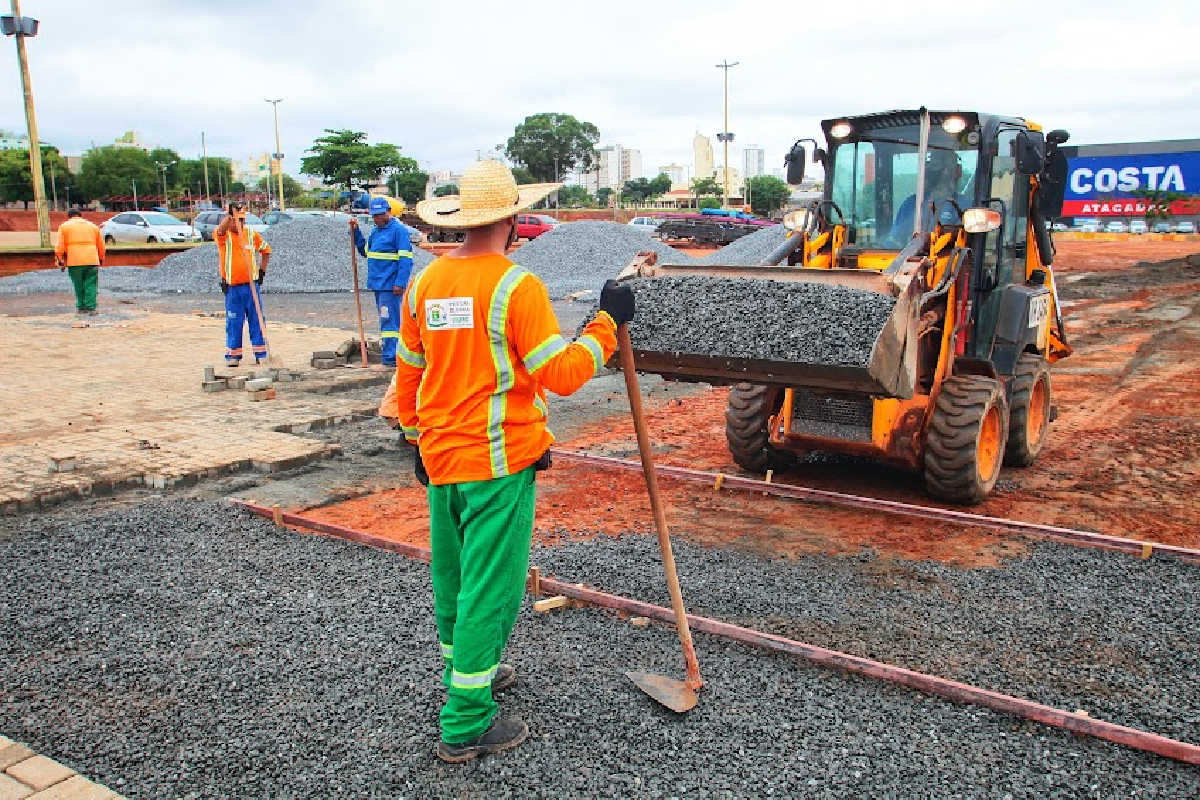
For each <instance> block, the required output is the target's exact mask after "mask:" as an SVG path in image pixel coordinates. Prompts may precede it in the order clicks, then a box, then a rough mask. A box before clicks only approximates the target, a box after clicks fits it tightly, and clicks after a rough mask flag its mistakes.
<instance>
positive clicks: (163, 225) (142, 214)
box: [100, 211, 200, 243]
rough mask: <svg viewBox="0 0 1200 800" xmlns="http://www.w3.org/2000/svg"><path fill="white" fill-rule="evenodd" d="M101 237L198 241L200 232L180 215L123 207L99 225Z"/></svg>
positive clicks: (105, 239)
mask: <svg viewBox="0 0 1200 800" xmlns="http://www.w3.org/2000/svg"><path fill="white" fill-rule="evenodd" d="M100 233H101V234H102V235H103V236H104V241H106V242H109V243H113V242H198V241H200V232H199V231H198V230H196V229H195V228H194V227H192V226H191V225H188V224H187V223H186V222H184V221H183V220H181V219H178V218H176V217H172V216H171V215H170V214H163V213H161V212H159V211H126V212H125V213H123V214H117V215H116V216H115V217H112V218H111V219H109V220H107V221H106V222H105V223H104V224H103V225H101V226H100Z"/></svg>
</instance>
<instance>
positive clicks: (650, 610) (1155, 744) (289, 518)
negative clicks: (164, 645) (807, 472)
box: [229, 484, 1200, 764]
mask: <svg viewBox="0 0 1200 800" xmlns="http://www.w3.org/2000/svg"><path fill="white" fill-rule="evenodd" d="M767 485H768V486H771V485H773V484H767ZM229 502H230V503H231V504H232V505H234V506H238V507H241V508H243V509H245V510H246V511H248V512H250V513H251V514H255V515H257V516H260V517H266V518H268V519H271V518H274V519H276V520H277V522H282V523H283V524H285V525H293V526H295V527H298V528H305V529H307V530H311V531H316V532H318V533H325V534H329V535H331V536H337V537H340V538H343V539H348V540H350V541H353V542H358V543H359V544H365V545H368V546H370V547H378V548H381V549H384V550H391V551H393V552H396V553H400V554H401V555H404V556H407V557H408V558H413V559H416V560H418V561H424V562H426V563H428V562H429V558H430V553H429V550H427V549H426V548H423V547H417V546H416V545H409V544H402V543H400V542H393V541H391V540H389V539H386V538H384V537H382V536H376V535H375V534H372V533H367V532H366V531H359V530H355V529H353V528H347V527H344V526H341V525H333V524H330V523H327V522H321V521H319V520H315V519H309V518H308V517H305V516H302V515H300V514H292V513H288V512H280V511H279V510H278V509H272V508H268V507H266V506H260V505H257V504H255V503H250V502H247V501H244V500H236V499H231V500H230V501H229ZM538 587H539V589H540V591H541V592H542V593H543V594H555V595H562V596H564V597H569V598H572V599H574V600H578V601H580V602H584V603H588V604H590V605H594V606H599V607H602V608H611V609H615V610H618V611H626V612H629V613H631V614H636V615H638V616H643V617H650V618H651V619H657V620H660V621H662V622H667V623H671V622H673V621H674V612H673V611H672V610H671V609H669V608H665V607H663V606H656V605H653V604H651V603H643V602H641V601H640V600H632V599H630V598H627V597H621V596H619V595H615V594H609V593H607V592H600V591H596V590H594V589H588V588H585V587H583V586H579V585H577V584H573V583H565V582H563V581H559V580H555V579H554V578H547V577H542V576H539V577H538ZM687 619H688V623H689V624H690V625H691V627H692V630H696V631H701V632H703V633H707V634H710V635H713V636H721V637H724V638H727V639H732V640H734V641H737V642H741V643H743V644H748V645H752V646H754V647H761V648H763V649H766V650H771V651H773V652H777V653H784V654H787V655H791V656H796V657H798V658H803V659H804V660H806V661H809V662H811V663H813V664H817V665H818V666H822V667H829V668H833V669H839V670H843V671H845V672H850V673H853V674H856V675H865V676H868V677H871V678H878V679H880V680H885V681H889V682H891V683H898V684H901V685H902V686H907V687H909V688H911V689H916V690H918V691H921V692H925V693H927V694H933V695H937V696H939V697H945V698H947V699H949V700H953V701H955V702H959V703H969V704H971V705H976V706H981V707H983V708H989V709H992V710H993V711H1000V712H1003V713H1006V714H1013V715H1015V716H1019V717H1023V718H1025V719H1029V720H1033V721H1035V722H1040V723H1042V724H1044V725H1049V726H1051V727H1055V728H1062V729H1064V730H1068V731H1071V732H1072V733H1077V734H1082V735H1086V736H1094V737H1096V738H1098V739H1104V740H1106V741H1110V742H1114V743H1116V744H1121V745H1124V746H1126V747H1131V748H1134V749H1136V750H1143V751H1146V752H1148V753H1154V754H1156V755H1160V756H1165V757H1167V758H1172V759H1175V760H1178V761H1183V762H1185V763H1188V764H1200V746H1197V745H1194V744H1190V743H1188V742H1181V741H1178V740H1176V739H1170V738H1167V737H1165V736H1159V735H1158V734H1155V733H1150V732H1148V731H1143V730H1139V729H1137V728H1128V727H1126V726H1124V725H1117V724H1116V723H1112V722H1105V721H1103V720H1099V719H1093V718H1091V717H1086V716H1083V715H1082V714H1075V713H1072V712H1070V711H1063V710H1062V709H1058V708H1053V707H1051V706H1044V705H1041V704H1040V703H1033V702H1030V701H1029V700H1022V699H1021V698H1019V697H1012V696H1011V695H1006V694H1000V693H998V692H990V691H988V690H986V689H981V688H979V687H977V686H971V685H969V684H965V683H958V682H956V681H951V680H947V679H945V678H938V677H936V676H933V675H926V674H924V673H922V672H915V671H913V670H910V669H905V668H903V667H896V666H892V665H891V664H884V663H882V662H879V661H872V660H871V659H869V658H860V657H858V656H853V655H850V654H849V653H842V652H839V651H837V650H827V649H825V648H823V647H817V646H816V645H811V644H806V643H805V642H798V641H795V640H794V639H785V638H784V637H782V636H775V635H773V634H769V633H762V632H761V631H756V630H752V629H750V628H743V627H741V626H738V625H731V624H730V623H728V622H721V621H720V620H715V619H711V618H709V617H700V616H696V615H694V614H689V615H688V617H687Z"/></svg>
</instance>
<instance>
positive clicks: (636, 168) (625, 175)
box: [583, 144, 642, 194]
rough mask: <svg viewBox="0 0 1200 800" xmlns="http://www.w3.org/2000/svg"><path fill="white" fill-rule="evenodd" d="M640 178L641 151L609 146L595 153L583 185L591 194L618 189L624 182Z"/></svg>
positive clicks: (613, 145)
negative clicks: (593, 163) (592, 163)
mask: <svg viewBox="0 0 1200 800" xmlns="http://www.w3.org/2000/svg"><path fill="white" fill-rule="evenodd" d="M640 177H642V151H641V150H635V149H633V148H631V147H622V146H621V145H619V144H610V145H608V146H607V147H601V148H600V149H598V150H597V151H596V162H595V165H594V168H593V169H592V171H591V172H589V173H587V174H586V175H584V176H583V185H584V186H585V187H586V188H587V190H588V191H589V192H591V193H592V194H596V193H597V192H598V191H600V190H601V189H619V188H621V187H622V186H624V185H625V182H626V181H631V180H633V179H635V178H640Z"/></svg>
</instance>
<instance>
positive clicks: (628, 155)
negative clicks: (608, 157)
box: [621, 147, 643, 185]
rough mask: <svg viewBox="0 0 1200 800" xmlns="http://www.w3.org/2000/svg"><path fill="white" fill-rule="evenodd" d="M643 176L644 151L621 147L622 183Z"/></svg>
mask: <svg viewBox="0 0 1200 800" xmlns="http://www.w3.org/2000/svg"><path fill="white" fill-rule="evenodd" d="M641 177H643V176H642V151H641V150H634V149H633V148H631V147H622V148H621V184H622V185H624V184H625V182H626V181H633V180H637V179H638V178H641Z"/></svg>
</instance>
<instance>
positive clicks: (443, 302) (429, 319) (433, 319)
mask: <svg viewBox="0 0 1200 800" xmlns="http://www.w3.org/2000/svg"><path fill="white" fill-rule="evenodd" d="M425 325H426V326H427V327H428V328H429V329H430V330H435V331H436V330H456V329H463V328H474V327H475V298H473V297H444V298H439V299H436V300H426V301H425Z"/></svg>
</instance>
